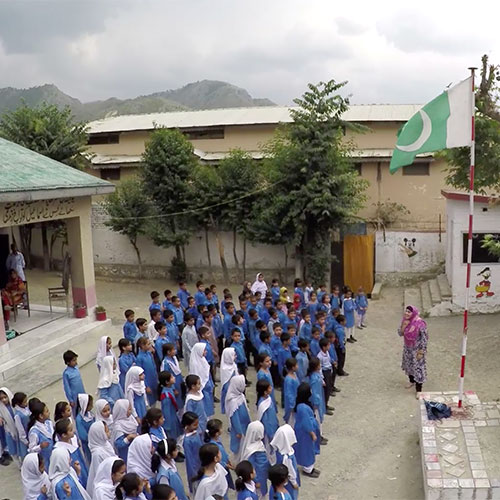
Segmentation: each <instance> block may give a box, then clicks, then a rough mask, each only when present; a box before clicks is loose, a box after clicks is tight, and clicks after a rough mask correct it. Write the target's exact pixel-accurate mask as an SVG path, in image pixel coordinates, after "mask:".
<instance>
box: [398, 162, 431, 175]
mask: <svg viewBox="0 0 500 500" xmlns="http://www.w3.org/2000/svg"><path fill="white" fill-rule="evenodd" d="M429 165H430V163H429V162H418V163H412V164H411V165H408V166H407V167H403V175H429Z"/></svg>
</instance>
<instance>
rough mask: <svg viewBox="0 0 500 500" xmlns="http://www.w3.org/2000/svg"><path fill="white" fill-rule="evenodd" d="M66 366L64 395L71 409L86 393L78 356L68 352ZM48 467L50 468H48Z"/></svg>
mask: <svg viewBox="0 0 500 500" xmlns="http://www.w3.org/2000/svg"><path fill="white" fill-rule="evenodd" d="M63 359H64V364H65V365H66V368H65V369H64V372H63V387H64V394H65V395H66V399H67V400H68V402H69V404H70V405H71V408H76V403H77V400H78V394H82V393H84V392H85V388H84V387H83V380H82V376H81V375H80V370H79V369H78V354H76V353H75V352H73V351H66V352H65V353H64V354H63ZM47 467H48V466H47Z"/></svg>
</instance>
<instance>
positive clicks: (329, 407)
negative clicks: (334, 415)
mask: <svg viewBox="0 0 500 500" xmlns="http://www.w3.org/2000/svg"><path fill="white" fill-rule="evenodd" d="M326 409H327V410H330V411H333V410H335V408H334V407H333V406H327V407H326Z"/></svg>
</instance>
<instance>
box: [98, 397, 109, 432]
mask: <svg viewBox="0 0 500 500" xmlns="http://www.w3.org/2000/svg"><path fill="white" fill-rule="evenodd" d="M106 405H109V403H108V402H107V401H106V400H105V399H98V400H97V401H96V402H95V421H96V422H106V424H107V426H108V427H109V428H111V426H112V425H113V415H112V414H111V413H110V415H109V417H108V418H104V417H103V416H102V415H101V412H102V410H103V408H104V407H105V406H106Z"/></svg>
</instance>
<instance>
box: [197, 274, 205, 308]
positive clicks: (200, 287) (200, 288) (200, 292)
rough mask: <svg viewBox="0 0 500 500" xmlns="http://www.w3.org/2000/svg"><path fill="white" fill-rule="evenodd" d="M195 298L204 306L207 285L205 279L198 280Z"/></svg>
mask: <svg viewBox="0 0 500 500" xmlns="http://www.w3.org/2000/svg"><path fill="white" fill-rule="evenodd" d="M194 300H195V302H196V305H197V306H204V305H205V303H206V295H205V285H204V284H203V281H199V280H198V281H197V282H196V293H195V294H194Z"/></svg>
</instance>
